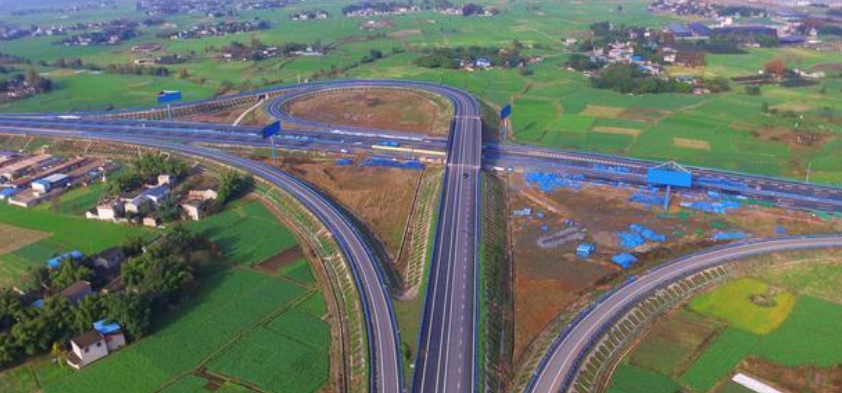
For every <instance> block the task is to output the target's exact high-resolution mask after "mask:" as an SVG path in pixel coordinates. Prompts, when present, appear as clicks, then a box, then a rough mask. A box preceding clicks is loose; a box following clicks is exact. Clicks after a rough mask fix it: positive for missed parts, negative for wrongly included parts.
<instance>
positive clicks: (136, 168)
mask: <svg viewBox="0 0 842 393" xmlns="http://www.w3.org/2000/svg"><path fill="white" fill-rule="evenodd" d="M187 172H188V168H187V164H185V163H184V162H183V161H181V160H178V159H175V158H171V157H165V156H162V155H145V156H143V157H141V158H140V159H138V160H137V161H135V162H134V163H133V164H132V165H131V167H130V169H129V170H127V171H124V172H123V173H121V174H120V175H118V176H116V177H114V178H113V179H111V180H110V181H109V182H108V187H107V194H108V195H109V196H115V195H119V194H121V193H124V192H129V191H132V190H136V189H138V188H140V187H142V186H143V185H144V184H145V183H146V182H149V181H151V180H152V179H154V178H155V177H156V176H158V175H160V174H168V175H172V176H174V177H175V178H177V179H179V178H184V177H185V176H187Z"/></svg>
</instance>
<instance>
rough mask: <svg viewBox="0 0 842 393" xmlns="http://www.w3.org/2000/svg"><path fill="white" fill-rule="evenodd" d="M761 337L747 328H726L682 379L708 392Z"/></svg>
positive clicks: (694, 388) (685, 382)
mask: <svg viewBox="0 0 842 393" xmlns="http://www.w3.org/2000/svg"><path fill="white" fill-rule="evenodd" d="M759 341H760V337H759V336H757V335H755V334H752V333H749V332H747V331H745V330H740V329H735V328H728V329H725V331H723V332H722V333H721V334H720V335H719V336H718V337H717V338H716V339H715V340H714V341H713V343H711V344H710V345H709V346H708V347H707V348H706V349H705V351H704V352H703V353H702V354H701V356H699V358H698V359H696V361H695V362H694V363H693V365H692V366H690V368H689V369H687V371H686V372H685V373H684V375H682V376H681V381H682V382H683V383H684V384H686V385H687V386H689V387H690V388H691V389H693V390H694V391H696V392H706V391H708V390H709V389H710V388H712V387H713V386H714V385H715V384H716V383H717V382H719V381H720V380H721V379H722V378H723V377H725V376H726V375H728V374H729V373H730V372H731V370H733V369H734V367H735V366H736V365H737V364H738V363H739V362H740V361H741V360H743V358H745V357H746V356H747V355H748V354H750V353H751V350H752V349H753V348H754V346H755V345H757V343H758V342H759Z"/></svg>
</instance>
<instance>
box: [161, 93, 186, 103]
mask: <svg viewBox="0 0 842 393" xmlns="http://www.w3.org/2000/svg"><path fill="white" fill-rule="evenodd" d="M180 100H181V92H180V91H178V90H163V91H160V92H158V103H159V104H168V103H170V102H175V101H180Z"/></svg>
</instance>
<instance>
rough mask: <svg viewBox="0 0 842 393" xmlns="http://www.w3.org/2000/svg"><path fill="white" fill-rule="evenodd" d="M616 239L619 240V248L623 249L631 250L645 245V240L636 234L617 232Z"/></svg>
mask: <svg viewBox="0 0 842 393" xmlns="http://www.w3.org/2000/svg"><path fill="white" fill-rule="evenodd" d="M617 237H619V238H620V246H621V247H623V248H628V249H633V248H637V247H639V246H641V245H643V243H646V239H644V238H643V236H640V234H639V233H637V232H618V233H617Z"/></svg>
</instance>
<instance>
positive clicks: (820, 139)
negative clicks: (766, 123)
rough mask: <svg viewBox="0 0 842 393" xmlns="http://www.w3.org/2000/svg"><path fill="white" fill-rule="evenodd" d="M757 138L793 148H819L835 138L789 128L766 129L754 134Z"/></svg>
mask: <svg viewBox="0 0 842 393" xmlns="http://www.w3.org/2000/svg"><path fill="white" fill-rule="evenodd" d="M752 135H754V137H755V138H758V139H760V140H763V141H774V142H782V143H785V144H787V145H788V146H789V147H791V148H802V149H803V148H819V147H822V146H824V145H825V144H826V143H828V142H830V141H831V140H832V139H833V137H832V136H831V135H829V134H824V133H818V132H798V131H794V130H792V129H787V128H764V129H761V130H758V131H754V132H752Z"/></svg>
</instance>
